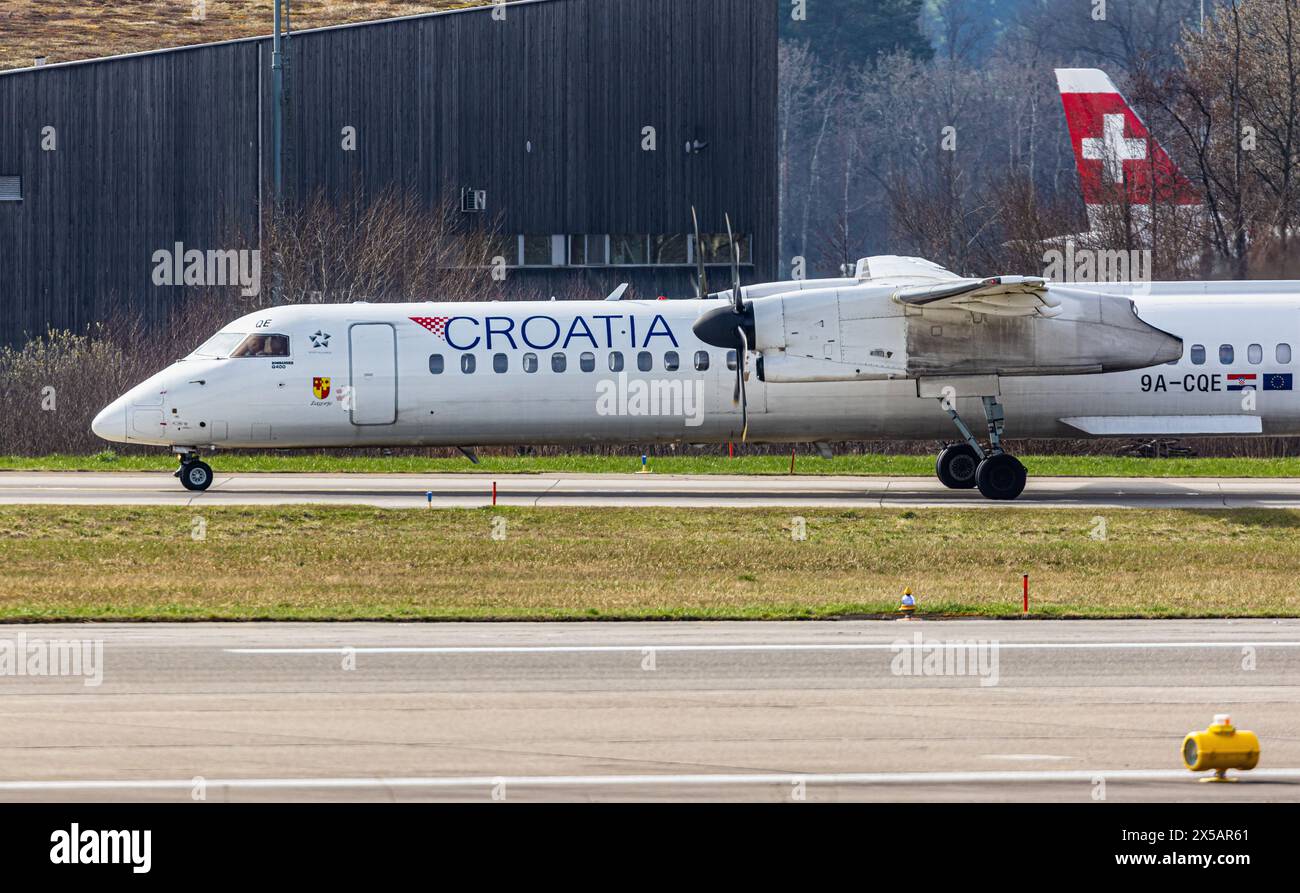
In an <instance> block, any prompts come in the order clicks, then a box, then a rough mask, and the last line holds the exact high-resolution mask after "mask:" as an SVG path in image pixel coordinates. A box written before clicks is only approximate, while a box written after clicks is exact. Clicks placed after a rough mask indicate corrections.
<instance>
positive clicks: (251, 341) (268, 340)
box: [230, 335, 289, 357]
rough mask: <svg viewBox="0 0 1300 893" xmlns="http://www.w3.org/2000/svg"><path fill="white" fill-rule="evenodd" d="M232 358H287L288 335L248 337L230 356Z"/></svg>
mask: <svg viewBox="0 0 1300 893" xmlns="http://www.w3.org/2000/svg"><path fill="white" fill-rule="evenodd" d="M230 355H231V356H232V357H287V356H288V355H289V336H288V335H249V336H248V337H247V338H245V339H244V343H243V344H241V345H239V346H238V347H236V348H235V349H234V351H233V352H231V354H230Z"/></svg>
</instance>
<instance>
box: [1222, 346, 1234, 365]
mask: <svg viewBox="0 0 1300 893" xmlns="http://www.w3.org/2000/svg"><path fill="white" fill-rule="evenodd" d="M1234 356H1236V351H1234V350H1233V349H1232V345H1231V344H1220V345H1219V364H1220V365H1222V366H1231V365H1232V358H1233V357H1234Z"/></svg>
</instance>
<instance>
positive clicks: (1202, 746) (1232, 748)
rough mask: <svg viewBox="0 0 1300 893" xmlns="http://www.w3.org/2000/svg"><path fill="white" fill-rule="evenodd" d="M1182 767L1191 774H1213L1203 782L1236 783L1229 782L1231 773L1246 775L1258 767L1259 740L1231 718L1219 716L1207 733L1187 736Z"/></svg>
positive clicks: (1225, 715)
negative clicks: (1239, 726) (1234, 770)
mask: <svg viewBox="0 0 1300 893" xmlns="http://www.w3.org/2000/svg"><path fill="white" fill-rule="evenodd" d="M1183 765H1184V766H1186V767H1187V768H1188V769H1189V770H1191V771H1192V772H1204V771H1205V770H1207V769H1213V770H1214V775H1212V776H1210V777H1208V778H1202V779H1200V780H1201V781H1236V780H1237V779H1235V778H1228V770H1229V769H1239V770H1241V771H1243V772H1244V771H1246V770H1248V769H1254V768H1255V767H1256V766H1257V765H1259V737H1258V736H1256V734H1255V733H1254V732H1248V731H1246V730H1245V729H1238V728H1236V727H1235V726H1234V725H1233V724H1232V717H1231V716H1229V715H1228V714H1226V713H1219V714H1216V715H1215V717H1214V722H1213V723H1212V724H1211V725H1210V727H1209V728H1208V729H1206V730H1205V731H1203V732H1188V733H1187V737H1186V738H1184V739H1183Z"/></svg>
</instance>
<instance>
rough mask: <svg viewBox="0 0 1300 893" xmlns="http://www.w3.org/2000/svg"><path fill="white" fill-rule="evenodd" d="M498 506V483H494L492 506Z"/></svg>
mask: <svg viewBox="0 0 1300 893" xmlns="http://www.w3.org/2000/svg"><path fill="white" fill-rule="evenodd" d="M496 504H497V482H496V481H493V482H492V505H493V506H496Z"/></svg>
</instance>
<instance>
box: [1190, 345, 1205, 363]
mask: <svg viewBox="0 0 1300 893" xmlns="http://www.w3.org/2000/svg"><path fill="white" fill-rule="evenodd" d="M1192 365H1193V366H1203V365H1205V345H1204V344H1193V345H1192Z"/></svg>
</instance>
